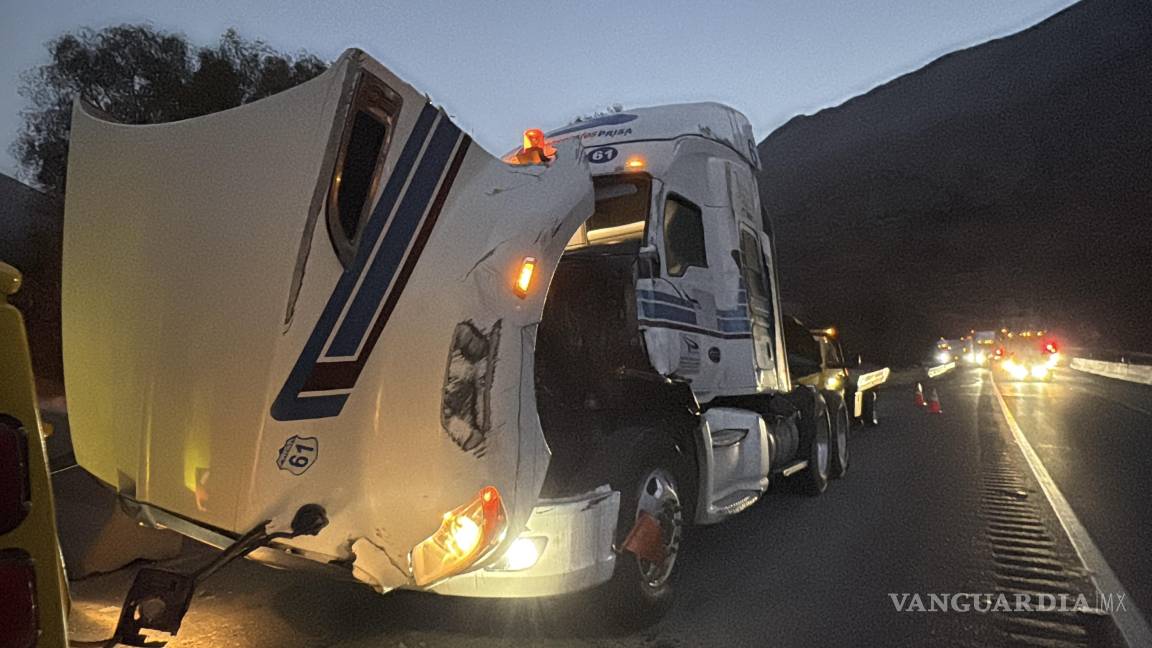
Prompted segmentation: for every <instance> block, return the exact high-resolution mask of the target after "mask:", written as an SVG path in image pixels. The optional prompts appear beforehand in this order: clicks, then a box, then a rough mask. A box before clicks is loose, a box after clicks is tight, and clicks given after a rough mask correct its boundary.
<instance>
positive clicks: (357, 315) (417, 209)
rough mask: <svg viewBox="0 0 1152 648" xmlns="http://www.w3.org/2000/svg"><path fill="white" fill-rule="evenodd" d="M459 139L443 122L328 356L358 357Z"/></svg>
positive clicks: (454, 130) (449, 126)
mask: <svg viewBox="0 0 1152 648" xmlns="http://www.w3.org/2000/svg"><path fill="white" fill-rule="evenodd" d="M459 138H460V129H459V128H457V127H456V126H455V125H454V124H453V123H452V122H451V121H449V120H447V119H443V120H441V121H440V125H439V126H437V127H436V133H435V134H434V135H433V136H432V141H431V142H430V143H429V144H428V149H427V150H426V151H425V152H424V157H423V158H422V159H421V160H420V167H419V168H418V169H417V170H416V175H415V176H413V178H412V183H411V184H410V185H409V186H408V191H406V192H405V193H404V200H403V201H402V202H401V203H400V209H399V210H398V211H397V212H396V215H395V216H394V217H393V218H392V221H391V222H390V223H389V225H388V232H387V233H386V234H385V235H384V242H383V243H381V244H380V251H379V252H378V253H377V254H376V258H375V259H373V261H372V265H371V267H369V268H368V273H367V274H366V275H365V276H364V282H363V283H362V284H361V285H360V290H359V291H357V293H356V296H355V297H354V298H353V299H352V305H351V306H350V307H349V308H348V314H347V315H345V316H344V321H343V323H341V325H340V329H339V330H338V331H337V332H336V337H335V339H333V340H332V345H331V346H330V347H329V348H328V355H329V356H352V355H355V354H356V350H357V348H359V346H360V341H361V340H363V339H364V335H365V334H366V333H367V332H368V329H369V327H371V326H372V320H373V316H374V315H375V314H376V308H377V307H378V306H379V305H380V301H381V300H383V299H384V293H385V292H387V290H388V286H389V285H390V284H391V283H392V278H393V277H394V276H395V275H396V269H397V268H399V267H400V262H401V261H402V260H403V259H404V253H405V252H406V251H407V248H408V244H409V243H410V242H411V241H412V237H413V235H414V234H415V233H416V229H417V228H418V227H419V226H420V221H421V219H422V217H423V216H424V212H425V210H426V209H427V208H428V203H429V202H430V201H431V200H432V192H433V191H435V190H436V184H437V183H438V182H439V181H440V175H441V173H442V172H443V171H444V167H445V166H447V164H448V158H449V157H450V156H451V155H452V149H454V148H455V147H456V142H457V140H459Z"/></svg>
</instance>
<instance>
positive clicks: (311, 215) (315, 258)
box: [63, 50, 838, 639]
mask: <svg viewBox="0 0 1152 648" xmlns="http://www.w3.org/2000/svg"><path fill="white" fill-rule="evenodd" d="M757 168H758V160H757V156H756V147H755V141H754V140H753V136H752V131H751V127H750V125H749V124H748V122H747V120H746V119H745V118H744V117H743V116H742V115H741V114H739V113H738V112H736V111H734V110H732V109H730V108H727V107H725V106H721V105H718V104H710V103H701V104H685V105H675V106H664V107H656V108H645V109H639V110H634V111H629V112H620V113H612V114H608V115H604V116H601V117H597V118H593V119H589V120H586V121H580V122H577V123H574V124H572V125H570V126H567V127H565V128H561V129H559V130H556V131H553V132H551V133H547V134H544V133H541V132H539V131H529V132H527V133H526V135H525V146H524V147H523V148H521V149H519V150H517V151H515V152H513V153H512V154H509V155H508V156H506V157H505V158H504V159H499V158H497V157H494V156H492V155H490V154H488V153H487V152H485V151H484V150H482V149H481V147H479V146H477V145H476V144H474V143H473V142H472V141H471V140H470V138H469V137H468V136H467V135H466V134H465V133H463V132H461V130H460V129H459V128H458V127H457V126H456V125H454V124H453V123H452V121H451V120H450V119H449V117H448V116H447V115H446V114H445V113H444V112H443V111H442V110H440V109H438V108H437V107H435V106H434V105H432V104H431V103H430V102H429V100H428V99H427V98H426V97H425V96H424V95H423V94H422V93H420V92H418V91H417V90H416V89H414V88H412V87H411V86H409V85H408V84H406V83H404V82H403V81H401V80H400V79H399V78H397V77H396V76H395V75H393V74H392V73H390V72H389V71H388V70H387V69H385V68H384V67H383V66H381V65H380V64H379V63H377V62H375V61H374V60H372V59H371V58H369V57H368V56H367V55H365V54H364V53H362V52H360V51H357V50H350V51H348V52H346V53H345V54H344V55H342V56H341V57H340V58H339V60H338V61H337V62H336V63H335V64H334V65H333V66H332V67H331V69H329V70H328V71H327V72H326V73H324V74H323V75H321V76H319V77H317V78H316V79H314V80H312V81H309V82H307V83H304V84H302V85H300V86H298V87H296V88H294V89H292V90H289V91H286V92H284V93H281V94H279V95H276V96H273V97H270V98H267V99H263V100H260V101H257V102H255V103H252V104H248V105H245V106H242V107H239V108H235V109H232V110H227V111H224V112H221V113H217V114H212V115H208V116H205V117H200V118H196V119H190V120H186V121H181V122H176V123H170V124H161V125H152V126H126V125H121V124H116V123H110V122H109V121H107V120H105V119H103V118H102V117H101V116H100V115H98V114H96V113H95V111H93V110H91V109H87V108H85V107H84V106H82V105H78V106H77V108H76V110H75V113H74V117H73V126H72V140H71V151H70V160H69V171H68V178H69V180H68V182H69V186H68V196H67V205H66V224H65V236H64V305H63V307H64V357H65V365H66V381H67V390H68V398H69V413H70V418H71V425H72V429H73V435H74V436H73V438H74V443H75V452H76V457H77V459H78V460H79V462H80V464H81V465H82V466H83V467H84V468H86V469H87V470H88V471H90V472H91V473H92V474H93V475H95V476H96V477H98V478H99V479H100V480H102V481H103V482H104V483H106V484H108V485H109V486H110V487H111V488H114V489H115V490H116V491H117V492H118V493H119V495H120V497H121V499H122V501H123V502H124V503H125V505H126V506H127V507H129V509H130V510H132V511H133V512H134V513H135V514H136V515H137V516H138V518H139V519H140V520H142V521H144V522H146V523H148V524H153V525H157V526H163V527H167V528H171V529H174V530H176V531H179V532H180V533H183V534H185V535H187V536H190V537H193V538H196V539H198V540H201V541H204V542H207V543H209V544H213V545H216V546H219V547H229V549H228V551H227V552H225V554H224V556H223V557H222V558H221V560H222V561H223V560H225V559H227V558H230V557H235V556H237V555H244V554H247V553H249V552H255V554H254V555H255V556H257V557H260V558H262V559H265V560H274V561H278V562H282V563H296V564H300V565H311V566H326V569H327V570H329V571H332V572H335V573H342V574H346V575H351V576H354V577H355V578H357V579H359V580H362V581H364V582H366V583H369V584H370V585H372V586H373V587H375V588H376V589H378V590H380V591H382V592H386V591H389V590H392V589H396V588H410V589H423V590H431V591H435V592H440V593H444V594H453V595H476V596H497V597H500V596H544V595H553V594H561V593H565V592H573V591H578V590H584V589H589V588H592V587H595V586H599V585H602V584H605V583H607V585H606V588H607V589H609V590H611V591H612V593H613V594H615V595H619V596H622V597H624V598H626V599H627V600H628V601H630V602H631V603H634V604H638V605H639V606H641V607H642V608H644V609H649V610H651V609H660V608H661V607H662V606H664V605H666V604H667V602H668V600H669V596H670V593H671V581H672V577H673V576H674V571H675V570H674V568H675V565H676V558H677V553H678V550H679V541H680V537H681V532H682V528H683V526H684V525H685V524H688V523H698V524H710V523H715V522H719V521H721V520H723V519H724V518H725V517H727V516H730V515H733V514H735V513H738V512H739V511H741V510H743V509H745V508H747V507H748V506H750V505H751V504H753V503H754V502H755V501H756V500H757V499H758V498H759V497H760V495H761V494H762V493H763V492H764V490H765V489H766V488H767V486H768V482H769V479H770V477H772V476H773V475H789V474H792V473H800V478H801V479H804V480H806V483H807V485H808V486H809V487H810V489H811V490H812V491H814V492H821V491H823V489H824V488H825V485H826V483H827V479H828V477H829V453H830V448H829V445H830V444H835V443H838V441H836V440H835V439H833V440H830V438H829V432H828V417H827V413H826V412H825V409H824V404H823V399H822V397H821V395H820V394H819V393H818V392H817V391H816V390H815V389H813V388H811V387H799V388H796V389H793V388H792V387H791V381H790V379H789V374H788V365H787V357H786V354H785V353H784V352H783V349H784V344H783V337H782V336H783V333H782V328H781V319H780V317H781V315H780V308H779V300H778V297H777V295H778V287H777V275H776V271H775V266H774V263H773V241H772V239H771V236H770V232H769V231H767V230H766V227H765V222H766V221H765V219H764V218H762V214H761V211H760V207H759V199H758V195H757V190H756V179H755V172H756V170H757ZM831 450H832V451H835V448H832V449H831ZM215 567H216V565H212V566H208V567H207V568H206V569H205V570H203V571H202V572H201V573H199V574H197V575H195V576H196V578H200V577H203V576H205V575H206V574H205V573H211V571H212V570H213V569H215ZM154 572H155V573H154ZM147 574H149V575H147V576H146V577H142V578H138V579H137V582H136V584H134V586H133V591H132V592H131V593H130V594H129V597H128V601H127V602H126V604H125V616H124V617H122V625H127V626H130V627H129V628H128V630H125V631H124V632H123V633H122V635H123V636H122V637H121V638H122V639H124V638H128V639H131V638H132V637H133V636H135V635H134V634H133V633H134V632H136V631H138V630H141V629H146V628H156V629H161V630H169V631H174V628H178V626H179V617H180V616H182V614H183V609H182V608H186V607H187V597H190V595H191V594H190V591H191V590H190V588H191V587H194V585H195V583H194V582H190V581H187V580H183V581H181V580H179V579H176V580H172V578H176V577H175V576H172V577H171V578H170V576H171V575H165V574H164V573H160V572H159V571H158V570H151V571H148V572H147ZM193 580H195V579H193ZM174 591H175V592H176V594H173V593H172V592H174ZM185 593H187V597H185V598H181V597H184V596H185ZM148 600H152V602H153V604H152V605H145V604H144V603H145V602H146V601H148ZM181 606H182V607H181ZM166 615H167V616H166ZM173 624H174V625H173Z"/></svg>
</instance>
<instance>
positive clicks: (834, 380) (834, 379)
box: [824, 375, 840, 391]
mask: <svg viewBox="0 0 1152 648" xmlns="http://www.w3.org/2000/svg"><path fill="white" fill-rule="evenodd" d="M824 389H827V390H828V391H836V390H837V389H840V376H839V375H835V376H828V379H827V380H825V381H824Z"/></svg>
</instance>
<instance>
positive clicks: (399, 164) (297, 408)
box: [271, 103, 439, 421]
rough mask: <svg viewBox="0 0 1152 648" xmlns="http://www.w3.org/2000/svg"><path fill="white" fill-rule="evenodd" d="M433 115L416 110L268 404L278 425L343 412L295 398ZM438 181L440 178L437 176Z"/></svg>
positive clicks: (332, 404) (322, 399) (329, 403)
mask: <svg viewBox="0 0 1152 648" xmlns="http://www.w3.org/2000/svg"><path fill="white" fill-rule="evenodd" d="M437 112H438V111H437V110H436V109H435V108H433V107H432V105H431V104H428V103H426V104H424V108H423V110H421V111H420V116H419V117H418V118H417V119H416V125H415V126H414V127H413V128H412V132H411V133H410V134H409V136H408V141H407V142H406V143H405V145H404V150H403V151H402V152H401V153H400V157H399V158H398V159H397V161H396V168H395V169H394V170H393V172H392V174H391V176H390V177H389V178H388V183H387V185H385V188H384V192H383V193H382V194H381V195H380V200H379V202H377V203H376V208H375V209H373V210H372V216H371V217H370V218H369V221H368V223H366V224H365V227H364V234H363V236H362V237H361V242H360V247H359V249H357V250H356V256H355V258H353V260H352V263H351V264H350V265H349V266H348V267H347V268H345V269H344V273H343V274H341V275H340V279H339V280H338V281H337V282H336V286H335V288H334V289H333V291H332V295H331V296H330V297H329V298H328V303H327V304H325V306H324V312H323V313H321V314H320V318H319V319H318V320H317V322H316V326H315V327H314V328H313V329H312V334H311V335H310V336H309V337H308V341H307V342H306V343H305V344H304V348H303V350H301V352H300V357H299V358H297V359H296V364H295V365H293V367H292V371H291V372H290V373H289V374H288V378H287V380H285V381H284V387H282V388H281V389H280V393H279V394H277V396H276V400H275V401H273V403H272V408H271V414H272V418H274V419H276V420H278V421H288V420H299V419H313V418H325V417H329V416H336V415H337V414H339V413H340V410H341V409H342V408H343V407H344V402H345V401H347V400H348V396H347V394H337V395H330V396H313V397H309V398H300V396H299V395H300V389H301V388H302V387H303V386H304V383H305V382H306V381H307V380H308V376H309V375H310V374H311V373H312V368H313V367H314V366H315V364H316V361H317V360H318V359H319V358H320V352H321V351H322V350H323V348H324V343H325V342H326V341H327V340H328V336H329V335H331V333H332V329H333V328H335V326H336V321H337V320H338V319H339V317H340V313H341V311H343V310H344V304H346V303H347V302H348V299H349V298H350V297H351V296H352V290H353V288H355V286H356V280H357V279H358V278H359V276H360V273H361V272H362V271H363V269H364V266H365V265H366V264H367V263H368V255H369V254H370V253H371V251H372V247H373V245H372V244H371V243H370V242H375V241H376V239H377V238H379V236H380V233H381V232H382V231H383V229H384V222H385V220H386V219H387V218H388V215H389V214H390V213H391V212H392V208H393V206H395V204H396V200H397V199H398V198H399V194H400V190H401V189H402V188H403V186H404V183H405V182H406V181H407V179H408V176H409V175H410V174H411V171H412V167H413V165H415V163H416V159H417V157H418V156H419V155H420V149H422V148H423V146H424V141H425V139H427V137H428V132H429V131H430V130H431V129H432V124H433V123H434V122H435V120H436V115H437ZM437 178H439V173H438V174H437Z"/></svg>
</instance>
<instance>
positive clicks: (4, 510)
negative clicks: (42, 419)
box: [0, 420, 28, 535]
mask: <svg viewBox="0 0 1152 648" xmlns="http://www.w3.org/2000/svg"><path fill="white" fill-rule="evenodd" d="M27 514H28V439H27V437H25V436H24V431H23V430H21V429H19V428H17V427H14V426H12V425H10V424H9V423H8V422H6V421H3V420H0V535H2V534H5V533H8V532H9V531H11V530H12V529H15V528H16V527H18V526H20V523H21V522H23V521H24V516H26V515H27Z"/></svg>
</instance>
